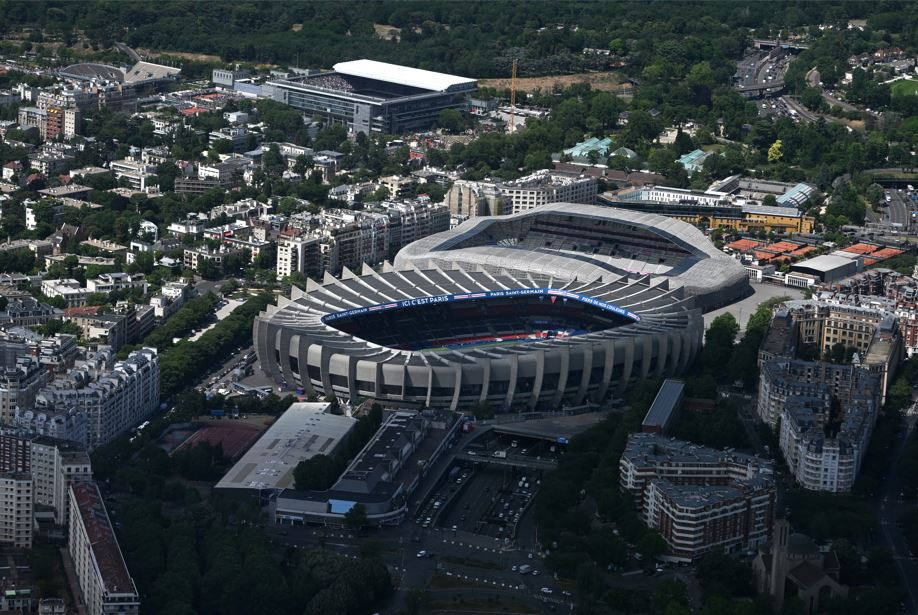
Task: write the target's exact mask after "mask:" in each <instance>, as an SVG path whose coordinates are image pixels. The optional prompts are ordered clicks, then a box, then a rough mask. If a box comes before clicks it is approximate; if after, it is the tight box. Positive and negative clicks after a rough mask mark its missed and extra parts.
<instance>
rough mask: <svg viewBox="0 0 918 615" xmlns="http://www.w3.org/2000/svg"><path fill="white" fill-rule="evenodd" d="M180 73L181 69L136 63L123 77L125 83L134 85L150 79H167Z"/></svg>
mask: <svg viewBox="0 0 918 615" xmlns="http://www.w3.org/2000/svg"><path fill="white" fill-rule="evenodd" d="M181 72H182V69H181V68H173V67H172V66H163V65H162V64H154V63H152V62H138V63H137V64H135V65H134V66H133V67H132V68H130V69H128V71H127V73H125V75H124V81H125V82H126V83H136V82H141V81H147V80H150V79H169V78H172V77H175V76H177V75H178V74H179V73H181Z"/></svg>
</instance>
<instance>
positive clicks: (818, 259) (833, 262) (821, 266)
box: [791, 254, 853, 273]
mask: <svg viewBox="0 0 918 615" xmlns="http://www.w3.org/2000/svg"><path fill="white" fill-rule="evenodd" d="M852 256H853V255H852ZM851 262H852V259H850V258H845V257H844V256H838V255H835V254H823V255H822V256H814V257H813V258H810V259H807V260H805V261H800V262H799V263H797V264H795V265H792V266H791V269H794V270H797V269H810V270H812V271H820V272H822V273H826V272H828V271H834V270H835V269H838V268H839V267H848V266H849V265H851Z"/></svg>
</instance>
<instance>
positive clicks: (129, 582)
mask: <svg viewBox="0 0 918 615" xmlns="http://www.w3.org/2000/svg"><path fill="white" fill-rule="evenodd" d="M69 498H70V510H71V512H72V514H71V515H70V526H69V539H68V544H67V547H68V550H69V552H70V559H71V560H73V567H74V571H75V572H76V577H77V580H78V582H79V585H80V591H81V592H82V594H83V604H85V605H86V607H85V608H86V612H87V613H88V615H110V614H118V615H135V614H137V613H139V612H140V596H139V594H138V593H137V587H136V586H135V585H134V580H133V579H132V578H131V575H130V572H129V571H128V568H127V564H126V563H125V562H124V556H123V555H122V554H121V547H120V546H119V545H118V539H117V537H116V536H115V531H114V529H112V523H111V520H110V519H109V517H108V511H106V510H105V504H104V503H103V502H102V494H101V493H99V488H98V486H97V485H96V484H95V483H93V482H86V483H74V484H72V485H71V486H70V490H69Z"/></svg>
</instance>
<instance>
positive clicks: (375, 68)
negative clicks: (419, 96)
mask: <svg viewBox="0 0 918 615" xmlns="http://www.w3.org/2000/svg"><path fill="white" fill-rule="evenodd" d="M333 68H334V69H335V72H337V73H341V74H342V75H349V76H351V77H363V78H365V79H377V80H379V81H388V82H391V83H398V84H399V85H406V86H409V87H413V88H421V89H422V90H434V91H440V92H442V91H446V90H449V89H451V88H456V87H458V86H466V88H469V89H471V88H472V87H474V86H475V80H474V79H467V78H465V77H457V76H455V75H447V74H445V73H435V72H433V71H429V70H421V69H420V68H410V67H408V66H399V65H398V64H389V63H387V62H377V61H376V60H353V61H351V62H338V63H337V64H335V65H334V67H333ZM463 89H465V88H463Z"/></svg>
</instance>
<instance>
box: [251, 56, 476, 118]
mask: <svg viewBox="0 0 918 615" xmlns="http://www.w3.org/2000/svg"><path fill="white" fill-rule="evenodd" d="M332 68H333V70H332V71H328V72H320V73H317V74H311V75H303V76H300V77H292V78H289V79H279V80H275V81H268V82H267V83H265V84H264V86H263V87H262V93H263V94H264V95H265V96H268V97H270V98H272V99H274V100H276V101H279V102H282V103H284V104H287V105H290V106H291V107H294V108H296V109H301V110H302V111H303V112H304V113H306V114H309V115H312V116H316V115H318V116H320V117H322V118H323V119H325V121H327V122H330V123H337V124H345V125H346V126H347V128H348V130H349V131H351V132H363V133H370V132H381V133H385V134H403V133H405V132H410V131H412V130H427V129H429V128H430V127H431V126H432V125H433V124H434V122H436V120H437V116H438V115H439V114H440V112H441V111H442V110H444V109H451V108H459V107H463V106H465V104H466V100H465V99H466V96H467V95H468V94H469V93H470V92H473V91H474V90H475V89H476V87H477V82H476V81H475V80H474V79H466V78H464V77H456V76H454V75H446V74H443V73H436V72H432V71H427V70H420V69H417V68H409V67H406V66H398V65H396V64H387V63H385V62H376V61H374V60H354V61H352V62H339V63H338V64H335V65H334V66H333V67H332Z"/></svg>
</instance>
